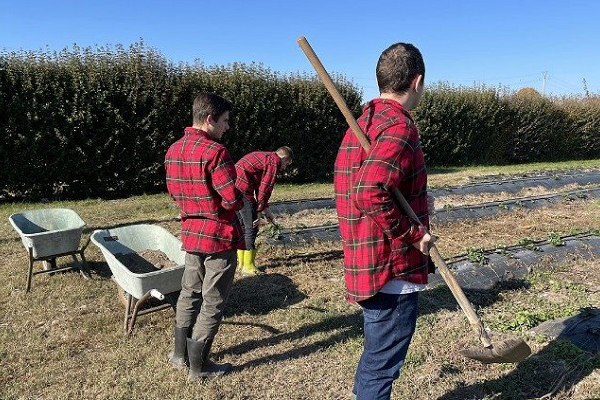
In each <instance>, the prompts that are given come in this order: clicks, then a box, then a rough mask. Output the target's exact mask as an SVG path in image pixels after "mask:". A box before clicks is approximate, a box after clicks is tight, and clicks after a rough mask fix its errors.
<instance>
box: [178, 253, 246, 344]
mask: <svg viewBox="0 0 600 400" xmlns="http://www.w3.org/2000/svg"><path fill="white" fill-rule="evenodd" d="M235 268H236V251H235V250H231V251H224V252H221V253H213V254H203V253H186V255H185V270H184V272H183V277H182V278H181V293H180V294H179V300H177V312H176V314H175V324H176V325H177V327H179V328H186V327H187V328H189V327H192V339H194V340H198V341H205V340H207V339H212V338H214V337H215V335H216V334H217V331H218V330H219V325H220V324H221V321H222V319H223V310H224V309H225V304H226V303H227V299H228V298H229V292H230V291H231V285H232V282H233V277H234V275H235Z"/></svg>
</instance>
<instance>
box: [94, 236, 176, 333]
mask: <svg viewBox="0 0 600 400" xmlns="http://www.w3.org/2000/svg"><path fill="white" fill-rule="evenodd" d="M91 240H92V242H93V243H94V244H95V245H96V246H97V247H98V248H99V249H100V251H102V255H103V256H104V259H105V260H106V262H107V264H108V266H109V268H110V270H111V272H112V274H113V280H114V281H115V282H116V283H117V285H118V286H119V288H120V289H122V290H123V292H124V294H125V299H126V301H125V303H126V304H125V316H124V320H123V329H124V330H125V332H126V333H127V334H130V333H131V332H132V331H133V327H134V325H135V321H136V319H137V316H138V315H144V314H149V313H151V312H156V311H160V310H163V309H165V308H169V307H173V308H175V305H176V301H177V300H176V299H177V292H179V291H180V290H181V278H182V276H183V270H184V267H185V252H184V251H183V250H181V242H180V241H179V239H177V238H176V237H175V236H173V235H172V234H171V233H170V232H169V231H167V230H166V229H164V228H162V227H160V226H156V225H150V224H135V225H128V226H123V227H118V228H112V229H103V230H96V231H94V233H93V234H92V236H91ZM146 250H159V251H162V252H163V253H164V254H165V255H166V256H167V258H168V259H169V260H170V261H172V262H173V263H174V264H176V266H175V267H172V268H165V269H160V270H155V271H151V272H143V273H139V272H134V271H132V270H131V269H130V268H129V267H128V266H127V265H125V264H124V263H123V262H122V260H123V256H124V255H128V254H129V255H131V254H132V253H141V252H144V251H146ZM134 298H136V299H138V300H137V301H136V302H135V306H134V307H133V310H132V303H133V299H134ZM151 298H156V299H158V300H161V301H164V300H166V301H167V302H166V303H163V304H160V305H158V306H153V307H149V308H145V309H143V310H142V309H141V308H142V306H143V305H144V304H145V303H146V302H147V301H148V300H150V299H151Z"/></svg>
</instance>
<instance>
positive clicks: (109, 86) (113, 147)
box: [0, 43, 361, 199]
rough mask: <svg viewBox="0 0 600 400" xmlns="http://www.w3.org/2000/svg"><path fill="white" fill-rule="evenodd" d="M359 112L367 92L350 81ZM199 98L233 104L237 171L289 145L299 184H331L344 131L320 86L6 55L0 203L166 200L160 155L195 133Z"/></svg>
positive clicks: (262, 76) (212, 70) (240, 71)
mask: <svg viewBox="0 0 600 400" xmlns="http://www.w3.org/2000/svg"><path fill="white" fill-rule="evenodd" d="M337 82H338V86H339V87H340V89H341V90H340V91H341V92H342V94H343V95H344V96H345V98H346V100H347V101H348V104H349V106H350V107H351V108H352V109H353V111H355V112H359V111H360V97H361V94H360V92H359V91H358V90H357V89H356V88H355V87H354V86H352V85H351V84H350V83H348V82H346V81H345V80H344V79H343V78H338V79H337ZM200 91H211V92H216V93H219V94H221V95H223V96H224V97H226V98H228V99H230V100H232V101H233V103H234V107H235V110H234V112H233V113H232V128H231V129H230V131H229V132H228V133H227V134H226V135H225V136H224V141H225V142H226V144H227V146H228V148H229V149H230V151H231V153H232V155H233V157H234V158H235V159H237V158H239V157H241V156H242V155H243V154H245V153H246V152H249V151H253V150H257V149H263V150H269V149H275V148H276V147H278V146H281V145H289V146H291V147H292V148H293V149H294V150H295V154H296V159H297V162H296V166H298V167H297V168H296V171H294V172H295V173H294V174H293V176H292V179H294V180H295V181H298V182H303V181H310V180H315V179H327V178H329V177H330V176H331V165H332V164H333V159H334V157H335V154H334V153H333V152H332V151H331V149H334V148H335V147H336V146H337V145H338V143H339V141H340V138H341V135H342V134H343V131H344V129H345V122H344V118H343V117H342V115H341V114H340V113H339V112H338V111H337V108H336V106H335V104H334V102H333V101H332V100H331V99H330V97H329V96H328V94H327V92H326V90H325V88H324V87H323V86H322V85H321V84H320V83H319V82H318V81H317V80H316V79H314V78H313V77H308V76H300V75H281V74H277V73H274V72H272V71H270V70H269V69H267V68H263V67H261V66H259V65H243V64H234V65H230V66H227V67H204V66H202V65H193V66H192V65H173V64H172V63H170V62H168V61H167V60H166V59H165V58H164V57H163V56H161V55H160V54H158V53H157V52H155V51H154V50H152V49H147V48H145V47H144V45H143V44H142V43H138V44H136V45H134V46H132V47H131V48H129V49H123V48H121V47H117V48H116V49H106V48H98V49H94V50H92V49H80V48H74V49H73V50H64V51H62V52H60V53H8V54H0V132H2V134H3V136H4V140H3V143H2V145H1V147H0V195H2V194H4V196H13V197H14V196H18V197H21V198H30V199H36V198H52V197H61V198H84V197H90V196H106V197H110V196H125V195H131V194H137V193H144V192H155V191H160V190H164V169H163V160H164V154H165V153H166V150H167V148H168V146H169V145H170V144H171V143H172V142H173V141H175V140H176V139H178V138H179V137H180V136H181V134H182V132H183V128H184V127H185V126H188V125H191V104H192V101H193V99H194V97H195V95H196V94H197V93H198V92H200Z"/></svg>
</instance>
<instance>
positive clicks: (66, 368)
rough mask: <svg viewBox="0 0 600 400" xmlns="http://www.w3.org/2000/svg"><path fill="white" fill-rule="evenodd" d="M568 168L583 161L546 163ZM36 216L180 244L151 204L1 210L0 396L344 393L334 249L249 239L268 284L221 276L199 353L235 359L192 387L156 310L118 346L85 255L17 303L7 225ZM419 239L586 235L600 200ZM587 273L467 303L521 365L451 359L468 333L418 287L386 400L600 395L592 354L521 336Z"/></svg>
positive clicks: (165, 201)
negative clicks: (518, 344) (137, 230)
mask: <svg viewBox="0 0 600 400" xmlns="http://www.w3.org/2000/svg"><path fill="white" fill-rule="evenodd" d="M578 166H584V167H585V166H586V165H580V164H578V165H573V164H569V165H564V164H563V165H559V167H562V168H577V167H578ZM587 166H588V167H589V166H591V165H587ZM511 168H514V167H511ZM519 168H525V169H522V170H519V171H516V170H514V169H510V168H507V169H506V170H502V169H496V170H491V169H483V170H482V169H477V168H474V169H463V170H461V171H457V170H455V171H452V172H448V171H447V173H444V174H441V175H438V174H434V175H432V177H431V179H430V181H431V182H439V185H450V184H460V183H464V180H465V179H467V177H468V176H473V175H478V174H479V175H480V174H483V173H488V174H492V173H493V174H498V173H509V172H511V173H512V172H515V173H523V172H527V168H526V167H525V166H519ZM529 168H530V169H529V170H539V169H541V168H546V167H545V166H541V165H539V164H535V165H530V166H529ZM442 176H443V179H441V178H440V177H442ZM331 195H332V192H331V184H316V185H303V186H291V185H281V186H279V187H278V188H277V190H276V191H275V193H274V196H273V197H274V199H291V198H304V197H327V196H331ZM40 207H69V208H72V209H74V210H76V211H77V212H78V213H79V214H80V216H81V217H82V218H83V219H84V220H85V221H86V222H87V224H88V226H89V227H90V228H91V229H95V228H100V227H107V226H114V225H119V224H127V223H136V222H148V223H155V224H160V225H162V226H164V227H166V228H167V229H169V230H170V231H171V232H173V233H174V234H175V235H177V236H178V235H179V232H178V228H179V223H178V222H177V221H176V220H175V218H176V217H177V210H176V208H175V207H174V206H173V205H172V204H171V200H170V199H169V198H168V196H166V195H149V196H138V197H133V198H129V199H122V200H110V201H105V200H98V199H91V200H85V201H77V202H54V203H45V204H23V203H11V204H3V205H1V206H0V255H1V257H0V290H1V293H2V294H3V296H1V297H0V309H1V310H2V312H1V313H0V343H1V346H0V398H2V399H40V398H43V399H67V398H68V399H72V398H80V399H88V398H97V399H132V398H135V399H159V398H164V399H174V398H180V399H188V398H198V399H203V400H208V399H215V400H216V399H346V398H349V393H350V389H351V386H352V378H353V374H354V369H355V367H356V363H357V361H358V357H359V355H360V351H361V346H362V327H361V326H362V322H361V315H360V311H359V309H358V308H357V307H356V306H353V305H350V304H348V303H347V302H346V301H345V300H344V287H343V276H342V271H341V267H342V253H341V248H340V245H339V244H338V243H316V244H313V245H311V246H309V247H302V248H293V249H292V248H285V247H270V246H267V245H265V244H262V245H261V247H260V250H259V255H258V257H257V262H258V263H259V264H260V265H262V266H264V267H265V268H266V272H267V273H266V274H265V275H262V276H257V277H242V276H240V275H239V274H238V276H236V280H235V282H234V288H233V292H232V295H231V299H230V303H229V306H228V309H227V311H226V316H225V319H224V322H223V325H222V326H221V330H220V332H219V334H218V336H217V338H216V341H215V344H214V346H213V350H214V354H215V356H216V357H217V358H218V359H220V360H221V361H226V362H231V363H232V364H234V366H235V371H234V373H232V374H230V375H228V376H225V377H223V378H221V379H215V380H210V381H206V382H204V383H201V384H193V385H192V384H188V383H187V382H186V373H185V372H182V371H178V370H174V369H171V368H170V366H169V365H168V363H167V361H166V357H167V353H168V352H169V350H170V349H171V346H172V340H173V339H172V324H173V320H174V318H173V317H174V315H173V312H172V311H171V310H167V311H163V312H159V313H154V314H151V315H147V316H141V317H139V319H138V323H137V325H136V329H135V331H134V333H133V335H131V336H129V337H127V336H125V335H123V332H122V326H121V325H122V314H123V308H122V306H121V305H120V303H119V301H118V299H117V294H116V293H117V288H116V285H115V284H114V283H113V282H112V281H111V280H110V273H109V270H108V268H107V266H106V264H105V263H104V260H103V258H102V256H101V254H100V252H99V251H98V250H97V249H96V248H95V247H94V246H90V247H89V249H88V250H87V252H86V256H87V258H88V260H89V261H90V265H91V267H92V269H93V279H92V280H83V279H82V278H81V277H80V276H79V275H78V274H76V273H64V274H56V275H54V276H37V277H34V280H33V289H32V292H31V293H29V294H26V293H25V291H24V288H25V283H26V269H27V267H26V266H27V254H26V252H25V250H24V248H23V246H22V244H21V243H20V241H19V239H18V237H17V235H16V233H15V232H14V231H13V229H12V227H11V226H10V225H9V224H8V222H7V218H8V216H9V215H10V214H11V213H13V212H17V211H22V210H24V209H34V208H40ZM433 229H434V232H435V233H436V234H437V235H439V236H440V238H441V239H440V241H439V242H438V247H439V249H440V251H441V253H442V255H443V256H444V257H451V256H455V255H458V254H463V253H465V252H466V251H467V250H468V249H470V248H488V249H489V248H494V247H497V246H499V245H512V244H517V243H518V242H519V241H521V240H523V239H524V238H528V239H547V238H548V237H549V236H550V235H551V234H552V235H556V234H559V235H564V234H569V233H573V232H575V231H596V232H597V231H599V230H600V202H599V201H598V200H595V201H590V200H576V201H571V202H568V203H560V204H556V205H553V206H551V207H549V208H546V209H539V210H533V211H527V210H521V211H517V212H514V213H506V214H501V215H499V216H496V217H494V218H491V219H482V220H471V221H464V222H459V223H453V224H444V225H440V226H434V227H433ZM89 233H90V232H89V231H87V232H86V233H85V235H86V236H87V235H89ZM60 262H62V263H66V262H67V259H64V260H62V261H60ZM60 262H59V263H60ZM599 267H600V262H599V261H598V260H597V259H596V260H594V259H592V260H584V259H580V258H578V257H574V258H573V259H570V260H568V261H565V262H562V263H559V264H556V263H553V262H551V260H547V261H544V262H542V263H540V264H539V265H536V266H532V269H533V272H532V274H530V275H529V276H528V277H527V278H526V279H524V280H522V281H516V282H510V283H506V284H503V285H500V286H498V287H496V288H494V289H493V290H490V291H486V292H483V293H481V292H480V293H472V292H471V293H467V296H468V297H469V299H470V300H471V301H472V302H473V304H474V305H475V306H476V308H477V311H478V313H479V315H480V316H481V317H482V319H483V321H484V323H485V324H486V326H488V327H490V328H492V329H493V331H494V334H495V336H494V337H495V338H502V337H505V336H507V335H519V336H522V337H524V338H525V339H526V340H527V342H528V343H529V344H530V345H531V347H532V349H533V351H534V354H533V355H532V356H531V357H530V358H529V359H527V360H525V361H524V362H522V363H520V364H516V365H509V364H498V365H482V364H479V363H477V362H474V361H471V360H468V359H464V358H462V357H461V356H459V355H458V350H460V349H462V348H464V347H467V346H472V345H477V338H476V337H474V335H473V334H472V333H471V330H470V327H469V325H468V323H467V321H466V319H465V317H464V315H463V314H462V313H461V312H460V310H459V309H458V307H457V305H456V302H455V300H454V299H453V298H452V296H451V294H450V292H449V291H448V290H447V289H446V288H445V287H444V286H442V287H439V288H436V289H433V290H429V291H426V292H424V293H423V294H422V295H421V297H420V316H419V319H418V326H417V331H416V333H415V336H414V339H413V342H412V344H411V348H410V350H409V354H408V356H407V360H406V364H405V367H404V368H403V372H402V375H401V378H400V379H399V380H398V381H397V382H396V384H395V386H394V392H393V398H394V399H401V398H412V399H533V398H538V397H542V396H544V395H545V394H547V393H549V392H551V391H553V390H554V391H555V397H553V398H558V399H594V398H600V372H599V367H600V356H598V355H596V356H595V357H593V356H591V355H590V354H588V353H585V352H581V351H580V350H578V349H577V348H576V347H574V346H573V345H570V344H569V343H567V342H558V341H552V340H549V339H548V338H546V337H542V336H535V335H532V334H530V333H529V329H530V328H531V327H533V326H535V325H536V324H538V323H540V322H541V321H543V320H548V319H554V318H559V317H563V316H570V315H574V314H576V313H577V312H579V310H580V309H583V308H585V307H596V308H598V305H599V304H600V294H599V291H598V287H600V273H598V270H599Z"/></svg>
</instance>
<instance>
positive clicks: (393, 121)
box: [334, 43, 431, 400]
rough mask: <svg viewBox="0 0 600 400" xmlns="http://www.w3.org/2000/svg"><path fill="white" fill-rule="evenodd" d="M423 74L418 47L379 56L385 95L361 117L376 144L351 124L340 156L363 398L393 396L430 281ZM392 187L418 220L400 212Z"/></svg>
mask: <svg viewBox="0 0 600 400" xmlns="http://www.w3.org/2000/svg"><path fill="white" fill-rule="evenodd" d="M424 76H425V64H424V62H423V58H422V56H421V53H420V52H419V50H418V49H417V48H416V47H414V46H413V45H411V44H406V43H396V44H394V45H392V46H390V47H389V48H387V49H386V50H385V51H384V52H383V53H382V54H381V56H380V58H379V61H378V63H377V83H378V86H379V90H380V97H379V98H376V99H374V100H372V101H370V102H369V103H367V104H366V105H365V107H364V111H363V114H362V116H361V117H360V118H359V119H358V124H359V125H360V127H361V129H362V130H363V131H364V132H365V134H366V135H367V137H368V138H369V141H370V142H371V150H370V151H369V152H368V153H365V151H364V150H363V148H362V146H361V145H360V142H359V141H358V140H357V139H356V137H355V136H354V133H353V132H352V130H350V129H348V131H347V132H346V134H345V136H344V139H343V141H342V144H341V146H340V149H339V152H338V155H337V158H336V161H335V174H334V188H335V197H336V208H337V212H338V218H339V223H340V233H341V236H342V245H343V249H344V270H345V280H346V287H347V297H348V300H349V301H350V302H356V303H358V304H359V305H360V306H361V308H362V310H363V316H364V335H365V339H364V348H363V353H362V356H361V358H360V361H359V363H358V367H357V370H356V374H355V378H354V389H353V393H354V394H355V396H356V398H358V399H360V400H363V399H368V400H374V399H389V398H390V395H391V389H392V383H393V381H394V380H395V379H397V378H398V376H399V374H400V368H401V367H402V364H403V362H404V358H405V356H406V352H407V350H408V346H409V344H410V340H411V338H412V335H413V333H414V330H415V325H416V319H417V295H418V292H419V291H420V290H423V289H424V288H425V285H426V283H427V274H428V272H429V266H430V264H429V257H428V249H429V242H430V241H431V236H430V235H429V234H428V233H427V232H426V228H425V227H428V226H429V217H428V199H427V173H426V170H425V163H424V158H423V151H422V149H421V145H420V142H419V133H418V131H417V128H416V126H415V124H414V122H413V120H412V117H411V115H410V113H409V111H410V110H411V109H413V108H414V107H415V106H416V105H417V104H418V103H419V101H420V99H421V96H422V94H423V79H424ZM394 189H399V190H400V192H401V193H402V194H403V195H404V197H405V198H406V199H407V201H408V202H409V204H410V205H411V207H412V208H413V210H414V211H415V213H416V214H417V215H418V217H419V219H420V222H421V224H415V223H413V222H411V220H410V218H409V217H408V216H406V215H404V214H403V213H402V211H401V209H400V207H399V205H398V204H396V202H395V200H394V198H393V195H392V192H393V191H394Z"/></svg>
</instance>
